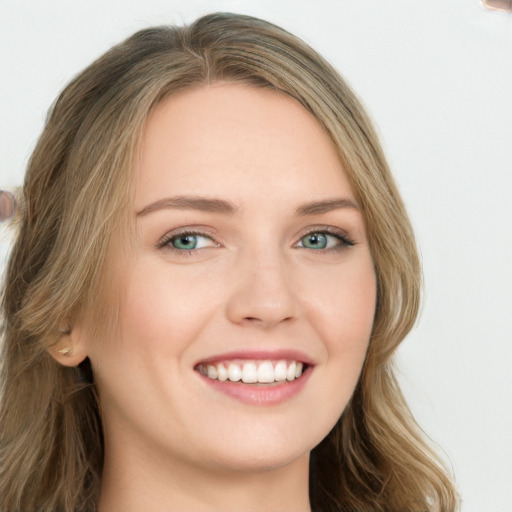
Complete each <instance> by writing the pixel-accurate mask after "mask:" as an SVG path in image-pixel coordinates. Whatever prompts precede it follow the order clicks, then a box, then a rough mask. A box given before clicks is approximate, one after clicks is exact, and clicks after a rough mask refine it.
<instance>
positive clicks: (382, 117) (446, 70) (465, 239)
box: [0, 0, 512, 512]
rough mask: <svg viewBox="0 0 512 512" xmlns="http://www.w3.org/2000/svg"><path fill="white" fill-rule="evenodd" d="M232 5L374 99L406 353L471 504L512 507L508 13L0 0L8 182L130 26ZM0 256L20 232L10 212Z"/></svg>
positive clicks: (456, 6) (470, 508)
mask: <svg viewBox="0 0 512 512" xmlns="http://www.w3.org/2000/svg"><path fill="white" fill-rule="evenodd" d="M214 11H233V12H239V13H245V14H251V15H255V16H258V17H262V18H266V19H268V20H269V21H272V22H275V23H277V24H279V25H281V26H283V27H284V28H286V29H288V30H290V31H291V32H293V33H295V34H297V35H299V36H300V37H302V38H303V39H305V40H306V41H307V42H308V43H310V44H311V45H312V46H313V47H314V48H315V49H317V50H318V51H319V52H320V53H322V54H323V55H324V56H325V57H327V58H328V59H329V60H330V61H331V62H332V63H333V64H334V65H335V67H336V68H337V69H338V70H339V71H340V72H341V73H342V74H343V75H344V76H345V77H346V79H347V80H348V81H349V83H350V84H351V85H352V86H353V87H354V88H355V90H356V91H357V93H358V94H359V96H360V97H361V98H362V100H363V102H364V104H365V105H366V106H367V108H368V109H369V111H370V113H371V115H372V117H373V119H374V121H375V123H376V125H377V127H378V130H379V133H380V134H381V138H382V143H383V145H384V148H385V150H386V152H387V155H388V158H389V161H390V164H391V166H392V168H393V170H394V173H395V176H396V179H397V182H398V185H399V187H400V189H401V191H402V194H403V196H404V199H405V201H406V204H407V207H408V209H409V212H410V216H411V218H412V222H413V224H414V227H415V229H416V233H417V238H418V243H419V246H420V249H421V253H422V258H423V264H424V273H425V289H426V290H425V298H424V305H423V310H422V314H421V317H420V320H419V322H418V324H417V326H416V328H415V329H414V331H413V332H412V333H411V334H410V335H409V336H408V338H407V339H406V340H405V342H404V343H403V345H402V347H401V348H400V351H399V354H398V364H399V368H400V371H401V382H402V383H403V387H404V392H405V394H406V396H407V398H408V399H409V402H410V405H411V408H412V410H413V413H414V415H415V416H416V418H417V420H418V422H419V423H420V425H422V427H423V428H424V430H425V431H426V432H427V433H428V434H429V436H430V437H431V438H432V439H434V440H435V441H436V442H437V443H438V444H439V445H440V446H441V447H442V449H443V450H444V452H445V455H446V457H447V458H448V459H449V460H450V461H451V464H452V466H453V469H454V472H455V474H456V478H457V482H458V486H459V489H460V492H461V495H462V498H463V506H462V511H463V512H512V336H511V332H512V320H511V318H512V307H511V305H512V270H511V267H512V243H511V239H512V229H511V223H512V206H511V205H512V199H511V196H512V177H511V176H512V15H510V14H504V13H498V12H491V11H489V10H486V9H485V8H484V7H483V6H482V5H481V4H480V2H479V0H425V1H420V0H416V1H411V0H331V1H329V0H316V1H314V2H313V1H309V0H294V1H292V0H246V1H243V0H209V1H207V0H202V1H200V0H174V1H173V0H111V1H105V0H87V1H85V0H74V1H72V2H71V1H69V0H44V1H40V0H0V187H2V188H9V187H15V186H17V185H20V184H21V182H22V178H23V173H24V167H25V165H26V162H27V157H28V155H29V154H30V151H31V149H32V148H33V146H34V143H35V141H36V139H37V137H38V134H39V133H40V131H41V129H42V126H43V121H44V119H45V116H46V112H47V109H48V107H49V106H50V105H51V103H52V102H53V100H54V98H55V97H56V95H57V93H58V92H59V91H60V90H61V89H62V88H63V87H64V85H65V84H66V83H67V82H68V81H69V79H70V78H71V77H72V76H73V75H75V74H76V73H77V72H78V71H79V70H81V69H82V68H83V67H85V66H86V65H87V64H89V63H90V62H91V61H92V60H93V59H95V58H96V57H97V56H99V55H100V54H101V53H102V52H104V51H105V50H107V49H108V48H109V47H110V46H112V45H113V44H114V43H117V42H119V41H120V40H122V39H123V38H125V37H127V36H128V35H130V34H131V33H132V32H134V31H136V30H138V29H140V28H143V27H146V26H149V25H156V24H169V23H170V24H174V23H179V24H181V23H183V22H188V21H192V20H193V19H194V18H196V17H197V16H199V15H201V14H205V13H208V12H214ZM0 239H1V242H0V243H1V245H0V270H3V267H4V262H5V258H6V254H7V251H8V247H9V235H8V230H7V229H5V228H3V227H1V226H0Z"/></svg>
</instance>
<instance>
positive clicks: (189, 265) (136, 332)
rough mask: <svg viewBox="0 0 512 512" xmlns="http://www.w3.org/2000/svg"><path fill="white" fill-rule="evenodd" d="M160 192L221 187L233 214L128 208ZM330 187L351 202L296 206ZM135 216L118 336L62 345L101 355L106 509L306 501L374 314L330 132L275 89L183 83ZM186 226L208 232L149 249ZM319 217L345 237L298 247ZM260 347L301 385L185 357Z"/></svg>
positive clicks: (234, 507) (162, 116) (74, 337)
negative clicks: (302, 374) (283, 353)
mask: <svg viewBox="0 0 512 512" xmlns="http://www.w3.org/2000/svg"><path fill="white" fill-rule="evenodd" d="M170 196H195V197H197V196H200V197H206V198H209V199H211V198H215V199H222V200H225V201H227V202H229V203H230V204H231V205H232V206H234V207H235V208H236V212H234V213H225V212H212V211H200V210H198V209H195V208H186V209H181V208H160V209H155V210H153V211H151V212H147V213H145V214H143V215H136V213H137V212H141V211H142V210H144V209H145V208H146V207H147V206H148V205H151V204H153V203H154V202H155V201H159V200H161V199H163V198H167V197H170ZM331 199H343V200H346V201H351V202H352V203H354V207H350V206H348V207H347V204H346V203H344V207H339V208H334V209H330V210H329V211H325V212H323V213H311V212H310V213H309V214H307V215H297V209H298V208H299V207H301V206H303V205H304V204H306V203H310V202H311V201H325V200H331ZM134 216H135V218H136V225H137V238H136V240H135V241H134V242H135V243H134V244H133V245H134V250H133V252H132V253H130V254H129V255H128V258H127V262H126V268H123V272H122V273H121V274H122V283H121V284H122V289H123V290H124V305H123V307H122V310H121V313H120V334H119V336H118V338H116V339H112V338H105V339H103V340H101V341H95V340H92V339H90V338H89V337H88V336H87V334H86V333H87V326H83V325H79V324H77V325H75V326H73V330H72V332H71V343H72V346H73V355H72V356H68V357H67V359H66V358H65V357H64V356H62V355H58V354H57V355H56V357H58V358H60V360H61V362H63V361H64V360H65V364H76V363H77V362H79V361H81V360H82V359H83V358H85V357H86V356H87V357H89V358H90V360H91V363H92V365H93V368H94V372H95V380H96V383H97V386H98V389H99V394H100V400H101V405H102V410H103V415H104V431H105V440H106V441H105V443H106V453H105V468H104V474H103V480H102V492H101V499H100V503H99V510H100V512H117V511H119V512H120V511H123V512H132V511H140V510H152V511H154V512H157V511H160V512H169V511H178V510H190V511H195V512H206V511H208V512H212V511H224V512H225V511H240V510H244V511H248V512H249V511H257V510H261V507H262V503H264V505H265V507H264V508H265V510H266V511H269V512H271V511H276V512H277V511H280V512H283V511H293V512H298V511H308V510H310V504H309V497H308V471H309V468H308V464H309V454H310V451H311V450H312V449H313V448H314V447H315V446H316V445H317V444H318V443H319V442H320V441H321V440H322V439H323V438H324V437H325V436H326V435H327V434H328V432H329V431H330V430H331V428H332V427H333V426H334V424H335V423H336V421H337V420H338V418H339V416H340V415H341V413H342V411H343V409H344V408H345V406H346V405H347V402H348V401H349V399H350V397H351V395H352V393H353V390H354V387H355V385H356V383H357V380H358V377H359V375H360V372H361V368H362V365H363V362H364V358H365V354H366V350H367V346H368V341H369V337H370V333H371V328H372V321H373V316H374V311H375V295H376V284H375V274H374V268H373V262H372V259H371V255H370V250H369V247H368V242H367V239H366V233H365V226H364V221H363V217H362V214H361V212H360V210H359V209H358V208H357V207H356V200H355V195H354V193H353V191H352V189H351V187H350V185H349V183H348V181H347V178H346V176H345V173H344V171H343V169H342V166H341V163H340V161H339V158H338V156H337V152H336V148H335V146H334V144H333V143H332V141H331V139H330V138H329V137H328V136H327V135H326V133H325V132H324V131H323V129H322V128H321V126H320V125H319V123H318V122H317V121H316V120H315V119H314V117H312V115H311V114H309V113H308V112H307V111H306V110H305V109H304V108H302V107H301V106H300V105H299V104H298V103H296V102H295V101H294V100H292V99H290V98H289V97H287V96H285V95H283V94H281V93H278V92H275V91H271V90H267V89H262V88H254V87H251V86H247V85H241V84H214V85H211V86H201V87H197V88H194V89H191V90H187V91H184V92H181V93H179V94H177V95H175V96H174V97H172V98H171V99H169V100H167V101H166V102H164V103H162V104H161V105H159V106H158V107H157V108H156V109H155V111H154V112H153V113H152V115H151V116H150V118H149V120H148V123H147V127H146V130H145V135H144V138H143V143H142V148H141V157H140V167H139V169H137V183H136V197H135V204H134ZM181 228H186V229H189V228H193V230H194V231H199V232H201V233H204V235H203V237H200V238H199V239H198V242H199V247H200V248H198V249H194V250H191V251H188V252H187V251H184V250H181V249H176V248H175V249H174V250H173V249H172V244H173V243H176V239H173V240H171V241H169V242H168V243H167V245H165V246H164V247H160V246H159V242H161V241H162V239H164V237H166V236H167V240H168V239H169V238H170V237H172V236H173V234H176V230H179V229H181ZM328 228H329V229H334V230H336V231H337V232H340V233H342V234H343V237H344V238H345V239H347V238H348V239H350V241H351V244H347V243H345V242H343V241H342V240H341V239H340V238H339V237H338V236H337V235H333V234H332V233H331V234H328V236H327V239H326V240H327V241H328V243H329V246H332V250H330V251H328V250H322V249H319V248H316V247H317V246H314V247H313V248H311V247H309V245H308V246H306V245H305V244H308V243H309V242H310V241H311V239H310V238H308V237H307V236H306V235H307V233H308V232H309V231H314V232H325V231H326V229H328ZM352 243H353V244H352ZM118 259H120V258H118ZM255 348H257V349H261V348H264V349H266V350H278V349H297V350H300V351H301V352H303V353H304V354H307V356H308V357H309V358H310V359H311V360H312V361H313V362H314V367H313V370H312V373H311V375H310V377H309V379H308V380H307V382H306V384H305V386H304V388H303V389H302V390H301V391H300V392H299V393H298V394H297V395H295V396H293V397H292V398H291V399H289V400H287V401H285V402H284V403H280V404H277V405H269V406H262V405H250V404H246V403H242V402H240V401H238V400H236V399H234V398H232V397H229V396H226V395H224V394H223V393H219V392H218V391H217V390H215V389H213V388H212V387H211V386H209V385H208V384H206V383H205V380H204V377H202V376H201V375H200V374H199V373H198V372H197V371H196V370H195V369H194V365H196V364H197V362H198V361H201V360H204V359H206V358H208V357H211V356H214V355H216V354H220V353H225V352H228V351H233V350H242V351H244V350H252V349H255ZM262 496H263V497H264V499H263V500H262Z"/></svg>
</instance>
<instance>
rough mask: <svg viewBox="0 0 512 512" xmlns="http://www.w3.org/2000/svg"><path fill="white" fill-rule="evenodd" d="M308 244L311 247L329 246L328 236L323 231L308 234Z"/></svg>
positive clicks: (323, 247) (321, 247)
mask: <svg viewBox="0 0 512 512" xmlns="http://www.w3.org/2000/svg"><path fill="white" fill-rule="evenodd" d="M307 245H308V246H309V247H314V248H320V249H325V247H326V246H327V238H326V236H325V235H323V234H322V233H313V234H312V235H309V236H308V241H307Z"/></svg>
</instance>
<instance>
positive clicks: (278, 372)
mask: <svg viewBox="0 0 512 512" xmlns="http://www.w3.org/2000/svg"><path fill="white" fill-rule="evenodd" d="M274 378H275V379H276V381H277V382H284V381H285V380H286V361H279V362H278V363H277V364H276V367H275V368H274Z"/></svg>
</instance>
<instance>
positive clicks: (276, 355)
mask: <svg viewBox="0 0 512 512" xmlns="http://www.w3.org/2000/svg"><path fill="white" fill-rule="evenodd" d="M232 359H247V360H283V359H285V360H288V361H297V362H301V363H305V364H307V365H314V364H315V362H314V361H313V359H312V358H311V357H309V356H308V355H307V354H305V353H304V352H302V351H300V350H296V349H278V350H270V349H267V350H233V351H230V352H223V353H221V354H215V355H212V356H209V357H206V358H204V359H201V360H199V361H197V363H196V364H195V365H194V366H196V365H199V364H216V363H218V362H220V361H229V360H232Z"/></svg>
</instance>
